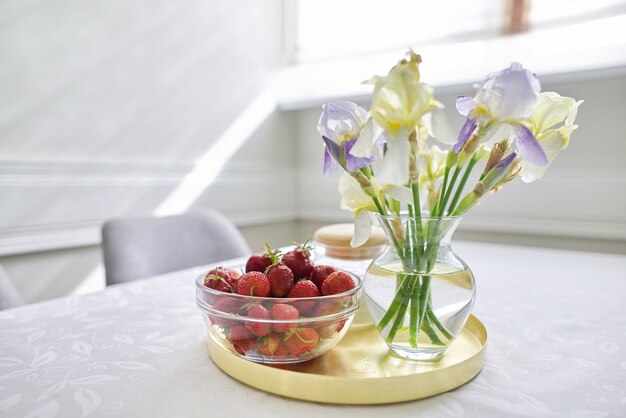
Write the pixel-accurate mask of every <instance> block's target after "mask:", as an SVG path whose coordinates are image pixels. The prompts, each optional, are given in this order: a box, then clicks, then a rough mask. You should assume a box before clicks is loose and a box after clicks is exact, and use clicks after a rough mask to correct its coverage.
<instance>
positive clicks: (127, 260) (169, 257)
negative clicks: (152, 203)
mask: <svg viewBox="0 0 626 418" xmlns="http://www.w3.org/2000/svg"><path fill="white" fill-rule="evenodd" d="M102 248H103V253H104V267H105V273H106V283H107V286H108V285H111V284H116V283H122V282H127V281H130V280H135V279H141V278H145V277H149V276H154V275H157V274H163V273H168V272H170V271H175V270H181V269H185V268H189V267H195V266H200V265H203V264H208V263H213V262H216V261H219V260H225V259H229V258H235V257H242V256H245V255H248V254H250V247H249V246H248V244H247V243H246V240H245V239H244V238H243V236H242V235H241V233H240V232H239V230H238V229H237V227H235V225H234V224H233V223H232V222H230V221H229V220H228V219H226V218H225V217H224V216H223V215H221V214H220V213H218V212H215V211H207V212H188V213H184V214H182V215H174V216H165V217H133V218H123V219H113V220H110V221H108V222H107V223H105V224H104V226H103V228H102Z"/></svg>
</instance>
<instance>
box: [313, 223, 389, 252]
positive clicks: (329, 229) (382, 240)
mask: <svg viewBox="0 0 626 418" xmlns="http://www.w3.org/2000/svg"><path fill="white" fill-rule="evenodd" d="M353 233H354V224H333V225H326V226H323V227H321V228H320V229H318V230H317V231H315V234H313V239H314V240H315V241H317V242H319V243H320V244H324V245H331V246H337V247H348V248H351V247H350V241H352V235H353ZM385 244H387V237H386V236H385V233H384V232H383V229H382V228H381V227H379V226H372V233H371V235H370V237H369V239H368V240H367V241H366V242H365V244H363V245H362V246H361V247H379V246H381V245H385ZM361 247H359V248H361Z"/></svg>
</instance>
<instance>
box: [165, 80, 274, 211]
mask: <svg viewBox="0 0 626 418" xmlns="http://www.w3.org/2000/svg"><path fill="white" fill-rule="evenodd" d="M276 107H277V104H276V97H275V94H274V92H273V89H272V88H271V87H270V88H267V89H266V90H265V91H263V92H262V93H261V94H260V95H259V96H258V97H257V98H256V99H255V100H254V101H253V102H252V103H250V105H249V106H248V107H247V108H246V109H245V110H244V111H243V112H242V113H241V114H240V115H239V117H238V118H237V119H236V120H235V121H234V122H233V123H232V124H231V125H230V127H229V128H228V129H227V130H226V131H225V132H224V133H223V134H222V135H221V136H220V137H219V138H218V139H217V140H216V141H215V143H214V144H213V146H211V148H209V149H208V150H207V152H206V153H204V155H202V157H200V158H199V159H198V160H197V161H196V163H195V166H194V169H193V170H192V171H191V172H190V173H189V174H187V175H186V176H185V178H184V179H183V181H182V182H181V184H180V185H179V186H178V187H177V188H176V189H175V190H174V191H173V192H172V193H171V194H170V195H169V196H168V197H167V198H166V199H165V200H164V201H163V203H161V205H160V206H159V207H158V208H157V209H156V210H155V211H154V214H155V215H157V216H166V215H174V214H177V213H182V212H185V211H186V210H187V209H189V208H190V207H191V205H193V203H194V202H195V201H196V199H198V197H200V195H201V194H202V192H203V191H204V190H206V189H207V187H209V186H210V185H211V183H213V182H214V181H215V178H216V177H217V176H218V174H219V173H220V172H221V171H222V168H224V165H225V164H226V163H227V162H228V160H229V159H230V158H231V157H232V156H233V155H234V154H235V153H236V152H237V150H239V148H241V146H242V145H243V143H244V142H245V141H246V140H247V139H248V138H250V136H252V134H253V133H254V132H255V131H256V130H257V129H258V128H259V127H260V126H261V125H262V124H263V122H265V121H266V120H267V118H269V116H270V115H271V114H272V113H273V112H274V110H276Z"/></svg>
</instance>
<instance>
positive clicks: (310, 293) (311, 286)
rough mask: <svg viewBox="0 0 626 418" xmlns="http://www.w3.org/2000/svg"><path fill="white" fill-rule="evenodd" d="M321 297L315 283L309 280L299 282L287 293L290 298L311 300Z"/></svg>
mask: <svg viewBox="0 0 626 418" xmlns="http://www.w3.org/2000/svg"><path fill="white" fill-rule="evenodd" d="M319 295H320V291H319V290H318V289H317V286H315V283H313V282H312V281H310V280H308V279H304V280H298V281H297V282H296V284H294V285H293V287H292V288H291V289H290V290H289V293H287V297H288V298H311V297H316V296H319Z"/></svg>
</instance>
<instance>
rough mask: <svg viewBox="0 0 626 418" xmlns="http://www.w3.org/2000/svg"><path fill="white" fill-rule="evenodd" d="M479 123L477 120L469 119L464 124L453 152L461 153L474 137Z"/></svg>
mask: <svg viewBox="0 0 626 418" xmlns="http://www.w3.org/2000/svg"><path fill="white" fill-rule="evenodd" d="M476 125H477V121H476V119H473V118H470V117H468V118H467V119H466V120H465V123H464V124H463V127H462V128H461V130H460V131H459V136H458V137H457V140H456V144H454V146H453V147H452V151H454V152H456V153H457V154H458V153H459V152H461V149H462V148H463V145H465V143H466V142H467V140H468V139H469V137H470V136H471V135H472V133H473V132H474V130H475V129H476Z"/></svg>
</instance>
